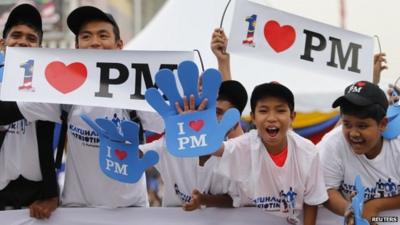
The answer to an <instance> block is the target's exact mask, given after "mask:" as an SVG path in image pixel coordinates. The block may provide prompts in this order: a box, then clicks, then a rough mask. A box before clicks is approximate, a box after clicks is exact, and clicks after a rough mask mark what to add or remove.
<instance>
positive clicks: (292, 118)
mask: <svg viewBox="0 0 400 225" xmlns="http://www.w3.org/2000/svg"><path fill="white" fill-rule="evenodd" d="M295 118H296V112H294V111H293V112H291V113H290V119H291V120H292V122H293V121H294V119H295Z"/></svg>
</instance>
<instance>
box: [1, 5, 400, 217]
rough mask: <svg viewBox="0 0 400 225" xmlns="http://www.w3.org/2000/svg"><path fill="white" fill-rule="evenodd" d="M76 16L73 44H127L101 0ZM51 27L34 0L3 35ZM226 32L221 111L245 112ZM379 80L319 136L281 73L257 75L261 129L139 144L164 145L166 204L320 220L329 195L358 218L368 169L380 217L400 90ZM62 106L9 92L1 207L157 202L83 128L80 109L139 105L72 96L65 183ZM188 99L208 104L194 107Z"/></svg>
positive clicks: (388, 205)
mask: <svg viewBox="0 0 400 225" xmlns="http://www.w3.org/2000/svg"><path fill="white" fill-rule="evenodd" d="M67 24H68V27H69V28H70V30H71V31H72V32H73V33H74V35H75V37H76V48H79V49H122V47H123V42H122V40H121V38H120V35H119V27H118V25H117V23H116V22H115V20H114V19H113V17H112V15H111V14H108V13H105V12H103V11H101V10H100V9H97V8H95V7H91V6H84V7H79V8H77V9H75V10H74V11H72V12H71V13H70V14H69V16H68V18H67ZM42 35H43V31H42V23H41V19H40V14H38V12H37V10H36V9H35V8H34V7H33V6H31V5H28V4H22V5H19V6H17V7H16V8H14V9H13V11H12V12H11V14H10V16H9V18H8V20H7V23H6V26H5V28H4V32H3V39H2V40H1V42H0V44H1V46H2V47H3V49H4V48H5V47H6V46H11V47H12V46H18V47H40V44H41V39H42ZM227 41H228V40H227V37H226V35H225V33H224V31H223V30H221V29H216V30H214V32H213V35H212V38H211V49H212V51H213V53H214V54H215V56H216V57H217V59H218V65H219V70H220V72H221V74H222V77H223V80H224V81H223V82H222V84H221V87H220V89H219V93H218V99H217V108H216V117H218V119H221V117H222V115H223V114H224V113H225V112H226V111H227V110H228V109H229V108H236V109H238V110H239V111H240V113H241V112H243V109H244V108H245V106H246V104H247V92H246V90H245V88H244V87H243V86H242V85H241V84H240V83H239V82H238V81H234V80H231V78H232V76H231V72H230V65H229V63H230V62H229V54H228V53H227V52H226V47H227ZM374 62H375V65H374V66H375V67H374V73H375V74H374V81H373V82H374V83H377V82H379V74H380V72H381V71H382V70H383V69H386V67H385V66H383V63H384V62H385V56H384V55H383V54H380V55H377V56H376V57H375V61H374ZM373 82H369V81H358V82H355V83H353V84H351V85H350V86H348V87H347V88H346V89H345V91H344V94H343V96H341V97H339V98H338V99H337V100H336V101H334V102H333V104H332V107H333V108H336V107H340V115H341V124H340V125H339V126H337V127H336V128H334V129H333V130H331V131H330V132H329V133H327V134H326V135H325V136H324V138H323V139H322V141H321V142H320V143H318V144H317V145H316V146H315V145H314V144H313V143H312V142H310V141H309V140H307V139H305V138H303V137H301V136H299V135H298V134H296V133H295V132H294V131H293V130H292V128H291V124H292V122H293V120H294V119H295V117H296V112H295V101H294V95H293V93H292V92H291V90H290V89H288V88H287V87H286V86H285V85H284V84H280V83H278V82H266V83H263V84H259V85H257V86H256V87H255V88H254V89H253V91H252V93H251V97H250V108H251V113H250V114H251V119H252V123H253V124H254V126H255V128H256V129H253V130H251V131H249V132H247V133H244V132H243V130H242V128H241V126H240V123H237V124H236V125H235V126H234V127H233V128H232V129H231V130H230V132H229V133H228V134H227V136H226V139H225V141H224V143H223V144H222V145H221V148H220V149H218V150H217V151H216V152H215V153H214V154H213V155H206V156H200V157H194V158H179V157H175V156H173V155H171V154H170V153H169V152H168V151H167V149H166V144H165V140H164V137H161V138H160V139H159V140H156V141H154V142H152V143H147V144H143V145H140V146H139V149H140V150H141V151H142V152H144V153H145V152H146V151H148V150H155V151H156V152H157V153H158V154H159V156H160V161H159V163H158V164H156V165H155V168H156V169H157V171H158V172H159V173H160V175H161V179H162V181H163V183H164V188H163V194H162V197H163V198H162V206H164V207H171V206H179V207H180V206H181V207H183V209H185V210H188V211H190V210H195V209H198V208H201V207H203V206H207V207H210V206H212V207H242V206H255V207H258V208H262V209H264V210H265V211H267V212H269V213H271V214H275V215H277V216H281V217H285V218H286V219H287V221H288V223H290V224H301V223H303V224H306V225H312V224H316V218H317V211H318V207H319V206H321V205H323V206H324V207H327V208H328V209H329V210H331V211H332V212H333V213H336V214H338V215H341V216H345V217H346V218H347V219H348V220H349V221H350V222H351V221H352V218H353V217H352V216H353V215H352V212H351V211H350V210H349V209H350V208H349V205H350V202H351V198H352V196H353V195H354V190H355V188H354V180H355V177H356V176H357V175H359V176H360V177H361V179H362V182H363V184H364V186H365V198H364V199H365V203H364V211H363V217H364V218H367V219H369V220H371V218H372V217H374V216H378V215H379V213H380V212H382V211H386V210H391V209H399V208H400V167H399V166H398V165H397V162H398V161H400V139H399V138H394V139H391V140H387V139H384V138H383V137H382V133H383V132H384V131H385V128H386V126H387V124H388V119H387V118H386V112H387V109H388V106H389V101H390V103H393V102H395V101H397V100H398V99H397V98H393V97H392V98H390V100H388V97H387V96H386V95H385V93H384V91H382V90H381V89H380V88H379V87H378V86H377V85H376V84H374V83H373ZM393 88H394V87H392V88H391V89H390V90H389V93H392V92H393V90H394V89H393ZM188 97H189V96H188ZM189 100H191V99H189ZM187 104H188V103H187ZM185 108H186V107H185ZM64 109H65V108H64ZM61 110H62V107H60V106H59V105H57V104H54V105H51V104H44V103H23V102H0V122H1V125H8V127H9V128H8V129H5V130H2V131H1V132H2V133H3V134H4V140H3V141H2V146H1V150H0V210H5V209H10V208H14V209H17V208H20V207H29V208H30V214H31V216H32V217H35V218H39V219H42V218H48V217H50V215H51V213H52V212H53V211H54V210H55V209H56V208H57V207H58V205H61V206H63V207H69V206H79V207H106V208H116V207H130V206H141V207H148V206H149V203H148V195H147V191H146V179H145V176H144V175H143V177H142V178H141V179H140V180H139V181H138V182H137V183H134V184H124V183H121V182H118V181H115V180H112V179H110V178H108V177H106V176H105V175H104V174H102V172H101V170H100V168H99V162H98V159H97V157H96V155H97V154H98V153H97V152H98V151H97V150H98V148H99V145H98V141H97V142H92V143H85V139H79V137H78V136H77V135H74V130H76V129H78V128H79V129H83V130H88V131H90V130H91V128H90V127H89V126H88V125H87V124H85V123H84V122H83V121H82V120H81V119H80V115H81V114H82V113H84V114H86V115H88V116H90V117H91V118H92V119H95V118H97V117H107V118H126V119H128V118H131V115H130V114H131V113H130V112H129V111H127V110H122V109H112V108H100V107H88V106H70V107H68V109H67V110H66V111H67V114H68V116H67V121H66V123H67V124H68V133H67V135H68V142H67V146H66V149H67V152H68V156H67V163H66V164H67V165H66V179H65V185H64V189H63V191H62V193H61V194H60V193H59V190H58V188H57V185H56V177H55V169H54V159H53V157H51V154H52V150H51V148H49V147H48V145H46V143H50V142H52V140H48V138H47V139H46V137H48V135H47V136H46V135H45V137H43V135H41V134H46V132H52V131H53V127H54V124H53V122H60V119H59V118H60V115H61ZM188 110H189V111H191V110H202V108H197V109H196V108H193V107H192V106H191V107H189V109H188ZM186 113H187V112H186ZM189 113H190V112H189ZM135 115H136V116H138V117H140V119H141V123H142V125H143V127H144V128H145V129H147V130H151V131H155V132H159V133H162V132H163V130H162V129H160V128H159V127H155V126H154V123H157V125H158V123H160V122H154V121H160V120H159V118H158V117H157V116H156V115H154V114H150V113H145V112H140V111H137V112H135ZM48 121H50V122H51V123H49V122H48ZM13 124H14V125H13ZM15 124H17V125H15ZM18 124H20V125H18ZM18 129H24V132H22V131H19V130H18ZM88 133H90V134H91V135H93V138H98V136H97V135H96V134H95V133H93V132H88ZM93 140H94V139H93ZM46 146H47V147H46ZM16 152H19V153H18V154H17V153H16ZM49 155H50V157H49ZM27 159H29V163H28V161H27ZM110 190H112V191H110ZM59 198H60V199H59Z"/></svg>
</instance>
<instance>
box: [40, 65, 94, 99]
mask: <svg viewBox="0 0 400 225" xmlns="http://www.w3.org/2000/svg"><path fill="white" fill-rule="evenodd" d="M45 75H46V80H47V82H49V84H50V85H51V86H52V87H54V88H55V89H57V90H58V91H59V92H61V93H63V94H67V93H69V92H71V91H74V90H76V89H78V88H79V87H80V86H82V84H83V83H85V81H86V77H87V69H86V67H85V65H84V64H82V63H79V62H74V63H71V64H69V65H67V66H66V65H65V64H64V63H63V62H60V61H53V62H51V63H49V64H48V65H47V67H46V69H45Z"/></svg>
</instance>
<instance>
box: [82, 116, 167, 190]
mask: <svg viewBox="0 0 400 225" xmlns="http://www.w3.org/2000/svg"><path fill="white" fill-rule="evenodd" d="M81 118H82V119H83V120H84V121H85V122H86V123H87V124H88V125H89V126H90V127H91V128H92V129H93V130H94V131H96V133H97V134H98V135H99V138H100V151H99V161H100V168H101V170H102V171H103V173H104V174H106V175H107V176H108V177H110V178H112V179H114V180H118V181H120V182H124V183H135V182H137V181H138V180H139V179H140V178H141V177H142V175H143V172H144V171H145V170H146V169H147V168H149V167H151V166H153V165H155V164H156V163H157V162H158V160H159V156H158V154H157V153H156V152H155V151H149V152H147V153H146V154H144V155H143V157H142V158H139V152H138V144H139V135H138V134H139V126H138V125H137V124H136V123H134V122H132V121H122V122H121V125H120V127H121V132H119V130H118V127H117V126H116V125H115V124H114V123H113V122H112V121H110V120H108V119H104V118H98V119H96V121H93V120H92V119H90V118H89V117H88V116H87V115H81Z"/></svg>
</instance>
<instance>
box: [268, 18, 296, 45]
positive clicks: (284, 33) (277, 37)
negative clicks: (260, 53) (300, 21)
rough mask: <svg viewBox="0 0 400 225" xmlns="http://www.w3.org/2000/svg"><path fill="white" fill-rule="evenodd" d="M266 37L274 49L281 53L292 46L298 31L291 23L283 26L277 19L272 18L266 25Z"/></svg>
mask: <svg viewBox="0 0 400 225" xmlns="http://www.w3.org/2000/svg"><path fill="white" fill-rule="evenodd" d="M264 37H265V39H266V40H267V42H268V44H269V45H270V46H271V47H272V49H274V50H275V51H276V52H278V53H279V52H282V51H285V50H286V49H288V48H290V46H292V44H293V43H294V41H295V39H296V32H295V30H294V28H293V27H292V26H290V25H285V26H282V27H281V26H280V25H279V23H278V22H276V21H275V20H270V21H268V22H267V23H266V24H265V26H264Z"/></svg>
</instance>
